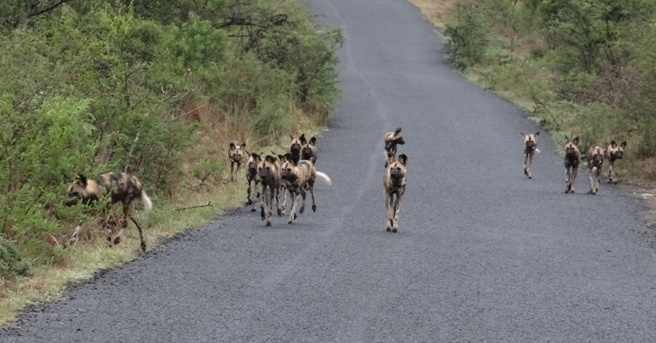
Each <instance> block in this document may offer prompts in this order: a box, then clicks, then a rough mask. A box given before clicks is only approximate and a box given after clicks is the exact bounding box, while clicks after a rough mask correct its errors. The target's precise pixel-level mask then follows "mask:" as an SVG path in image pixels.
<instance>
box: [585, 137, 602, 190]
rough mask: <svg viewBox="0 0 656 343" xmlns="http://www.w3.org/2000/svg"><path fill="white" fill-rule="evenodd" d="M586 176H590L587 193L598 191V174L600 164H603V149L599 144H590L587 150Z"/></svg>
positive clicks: (599, 172) (599, 173)
mask: <svg viewBox="0 0 656 343" xmlns="http://www.w3.org/2000/svg"><path fill="white" fill-rule="evenodd" d="M587 160H588V176H589V178H590V191H588V193H589V194H597V192H599V175H601V166H602V165H603V164H604V150H603V149H602V148H601V147H599V146H596V145H595V146H592V147H590V149H589V150H588V155H587Z"/></svg>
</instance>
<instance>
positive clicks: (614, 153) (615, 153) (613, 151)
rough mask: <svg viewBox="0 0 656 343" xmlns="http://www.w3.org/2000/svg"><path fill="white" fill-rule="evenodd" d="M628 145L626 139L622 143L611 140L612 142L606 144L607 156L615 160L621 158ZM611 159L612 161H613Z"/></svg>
mask: <svg viewBox="0 0 656 343" xmlns="http://www.w3.org/2000/svg"><path fill="white" fill-rule="evenodd" d="M625 147H626V141H623V142H622V143H620V144H617V142H615V141H611V142H610V144H608V145H607V146H606V157H608V158H609V159H611V160H612V161H614V160H619V159H621V158H622V156H623V155H624V148H625ZM612 161H611V162H612Z"/></svg>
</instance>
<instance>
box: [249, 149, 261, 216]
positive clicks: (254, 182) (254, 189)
mask: <svg viewBox="0 0 656 343" xmlns="http://www.w3.org/2000/svg"><path fill="white" fill-rule="evenodd" d="M261 162H262V158H260V156H259V155H258V154H250V155H249V156H248V162H247V163H246V181H248V189H247V190H246V193H247V196H246V204H247V205H251V206H252V207H251V212H255V211H257V210H256V209H255V202H256V201H257V199H258V198H259V197H260V191H259V189H258V187H259V185H260V174H259V173H258V172H257V166H258V164H259V163H261ZM253 193H255V196H253Z"/></svg>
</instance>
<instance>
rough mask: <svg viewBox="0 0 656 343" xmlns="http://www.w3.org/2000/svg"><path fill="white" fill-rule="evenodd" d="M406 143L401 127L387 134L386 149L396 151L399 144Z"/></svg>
mask: <svg viewBox="0 0 656 343" xmlns="http://www.w3.org/2000/svg"><path fill="white" fill-rule="evenodd" d="M403 144H405V140H403V136H401V128H400V127H399V128H397V129H396V130H395V131H393V132H392V131H390V132H388V133H386V134H385V150H386V151H388V152H390V151H394V152H396V146H397V145H403Z"/></svg>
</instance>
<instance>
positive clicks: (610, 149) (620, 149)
mask: <svg viewBox="0 0 656 343" xmlns="http://www.w3.org/2000/svg"><path fill="white" fill-rule="evenodd" d="M624 148H626V141H623V142H622V143H620V144H619V145H618V144H617V143H616V142H615V141H611V142H610V144H608V145H606V150H605V151H604V153H605V155H606V158H607V159H608V183H614V184H617V179H616V178H615V171H613V165H614V164H615V161H616V160H619V159H622V155H624Z"/></svg>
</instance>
